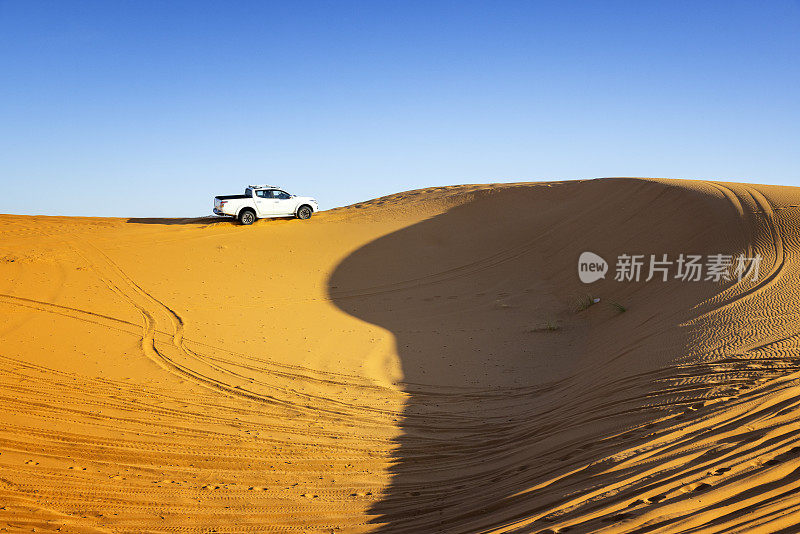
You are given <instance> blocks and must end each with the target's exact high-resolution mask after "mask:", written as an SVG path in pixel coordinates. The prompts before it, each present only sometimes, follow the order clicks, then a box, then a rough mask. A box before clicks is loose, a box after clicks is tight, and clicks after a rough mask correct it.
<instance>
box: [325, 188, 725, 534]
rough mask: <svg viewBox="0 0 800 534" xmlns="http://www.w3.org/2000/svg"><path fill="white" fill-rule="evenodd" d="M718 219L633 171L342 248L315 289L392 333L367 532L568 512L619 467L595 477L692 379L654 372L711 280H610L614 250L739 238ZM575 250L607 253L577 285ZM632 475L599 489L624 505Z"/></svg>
mask: <svg viewBox="0 0 800 534" xmlns="http://www.w3.org/2000/svg"><path fill="white" fill-rule="evenodd" d="M677 213H680V214H683V219H682V220H681V222H678V221H676V219H675V216H676V214H677ZM734 215H735V214H734V213H733V211H732V210H731V209H730V206H728V205H726V204H725V203H724V202H722V201H720V200H719V199H718V198H714V197H712V196H709V195H706V194H703V193H700V192H697V191H690V190H687V189H682V188H677V187H673V186H668V185H664V184H661V183H654V182H647V181H642V180H635V179H613V180H612V179H608V180H600V181H590V182H565V183H560V184H554V185H552V186H546V185H541V186H539V185H537V186H514V187H506V188H500V189H498V190H496V191H489V192H485V193H482V194H479V195H478V196H477V197H476V198H474V199H472V201H471V202H469V203H467V204H464V205H461V206H458V207H455V208H452V209H450V210H449V211H447V212H446V213H443V214H441V215H438V216H435V217H432V218H430V219H427V220H424V221H422V222H419V223H418V224H415V225H412V226H410V227H407V228H404V229H402V230H399V231H397V232H394V233H392V234H389V235H387V236H384V237H382V238H380V239H377V240H376V241H373V242H372V243H369V244H368V245H366V246H364V247H362V248H361V249H359V250H357V251H355V252H354V253H352V254H351V255H350V256H348V257H347V258H346V259H345V260H343V261H342V262H341V264H340V265H339V266H338V267H337V269H336V270H335V272H334V273H333V275H332V276H331V279H330V280H329V288H328V290H329V294H330V296H331V298H332V299H333V301H334V302H335V304H336V305H337V306H338V307H339V308H341V309H342V310H344V311H345V312H347V313H349V314H351V315H353V316H355V317H357V318H360V319H362V320H364V321H368V322H370V323H373V324H376V325H379V326H381V327H383V328H386V329H388V330H390V331H391V332H392V334H393V335H394V337H395V340H396V347H397V354H398V356H399V358H400V363H401V367H402V371H403V374H404V379H403V383H402V387H403V389H404V390H405V391H406V392H407V393H408V394H409V400H408V402H407V405H406V407H405V412H404V414H403V420H402V424H401V430H402V435H401V437H400V438H398V440H397V445H398V448H397V452H396V462H395V463H394V464H393V467H392V475H393V476H392V482H391V484H390V486H389V487H388V488H387V490H386V494H385V495H384V496H383V499H382V500H381V501H380V502H379V503H378V504H377V505H375V506H374V507H373V508H372V509H371V510H370V513H372V514H375V515H377V516H379V517H378V518H377V519H376V520H375V521H376V522H377V523H381V524H383V525H384V526H383V527H381V528H380V529H379V532H384V533H401V532H402V533H414V534H417V533H423V532H464V533H466V532H477V531H482V530H483V529H488V528H490V527H500V526H503V525H515V524H517V523H518V522H520V521H524V520H526V519H527V518H533V517H535V516H537V515H540V514H546V513H550V515H548V516H546V517H543V518H539V519H538V520H536V521H535V522H533V523H532V524H530V525H528V526H525V527H524V529H522V530H520V532H538V531H546V529H547V528H548V525H549V524H552V522H553V521H554V520H555V519H556V516H555V515H554V514H553V513H552V511H553V510H559V511H560V512H559V516H558V518H559V519H563V518H565V517H570V516H569V514H574V513H578V512H577V511H576V508H574V507H571V504H570V503H571V501H572V500H573V499H575V498H577V497H580V496H581V495H585V494H588V492H590V491H591V489H592V488H594V487H596V486H597V485H600V484H602V485H609V484H613V483H614V482H619V481H623V480H635V476H636V473H632V472H631V471H630V470H626V469H620V470H618V471H616V472H614V473H611V474H608V473H603V474H601V473H602V472H603V471H604V470H605V469H606V467H608V463H609V462H610V460H609V458H611V457H612V456H613V455H614V454H615V453H617V452H618V451H620V450H622V449H623V448H627V447H630V446H633V445H635V444H636V443H638V442H641V441H642V440H644V439H645V436H646V435H647V434H648V433H652V432H653V431H655V430H654V429H653V426H652V425H649V426H648V422H650V421H653V420H654V419H655V418H656V417H657V416H663V415H664V412H665V410H667V411H670V410H671V411H676V410H677V411H680V410H682V409H684V408H686V406H688V405H690V404H691V403H692V402H695V401H696V399H697V397H698V396H699V395H701V394H702V393H703V391H704V390H703V389H702V387H699V386H693V388H694V389H686V388H682V386H680V385H678V384H673V383H672V382H670V380H671V379H672V378H673V375H674V373H675V367H674V366H675V362H676V359H677V358H678V357H679V356H682V355H683V354H684V350H685V348H686V346H687V345H688V343H689V340H688V338H687V336H689V332H688V329H686V328H681V327H680V326H679V325H680V324H681V323H682V322H684V321H686V320H687V319H688V318H689V317H690V311H689V310H690V309H691V308H692V307H693V306H694V305H695V304H697V303H699V302H701V301H703V300H704V299H706V298H708V297H710V296H711V295H713V294H715V292H716V291H718V287H715V286H714V285H713V284H710V283H708V284H706V283H702V282H700V283H697V284H687V283H682V282H680V281H667V282H661V281H652V282H650V283H644V282H640V283H634V282H629V283H626V282H617V281H615V280H614V268H615V266H614V263H615V261H616V258H617V256H618V255H620V254H623V253H627V254H648V255H649V254H651V253H652V254H664V253H666V254H669V255H671V256H672V255H675V256H677V254H678V253H681V252H684V253H685V252H692V253H706V252H708V253H715V252H719V251H720V249H722V250H728V249H732V248H736V247H740V246H741V242H740V241H739V239H740V236H739V235H738V234H737V233H736V224H735V220H734V219H733V216H734ZM732 221H733V222H732ZM584 251H592V252H594V253H596V254H599V255H600V256H602V257H603V258H605V259H606V260H607V261H608V263H609V273H608V275H607V276H606V278H605V279H604V280H600V281H598V282H595V283H594V284H592V285H584V284H582V283H581V282H580V281H579V279H578V276H577V259H578V257H579V255H580V254H581V253H582V252H584ZM646 276H647V273H644V276H643V278H642V280H644V277H646ZM586 296H591V297H592V299H591V300H590V302H591V303H590V304H588V305H583V304H582V303H583V302H585V297H586ZM594 298H599V299H600V302H598V303H595V302H594ZM613 303H619V304H622V305H623V306H624V307H623V308H622V309H623V310H625V311H624V312H620V308H619V307H615V306H613ZM700 372H701V371H698V373H700ZM656 430H657V428H656ZM646 483H647V482H646V480H642V481H641V483H640V485H639V486H633V487H626V489H624V490H621V491H620V493H619V495H618V496H617V497H616V498H619V499H628V500H630V501H634V500H635V499H637V498H639V497H640V495H639V493H640V492H641V491H644V489H645V488H646ZM592 506H594V505H593V504H592V503H591V502H588V501H587V502H586V503H585V504H582V505H581V507H580V512H581V513H583V512H586V510H587V507H588V508H591V507H592ZM613 520H614V518H610V519H609V518H605V519H602V518H601V519H597V520H596V521H595V522H594V523H592V524H587V525H586V531H590V530H592V529H593V528H599V527H600V526H607V525H608V523H607V522H605V523H604V521H613ZM574 531H583V530H574Z"/></svg>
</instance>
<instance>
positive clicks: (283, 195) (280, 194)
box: [275, 191, 291, 200]
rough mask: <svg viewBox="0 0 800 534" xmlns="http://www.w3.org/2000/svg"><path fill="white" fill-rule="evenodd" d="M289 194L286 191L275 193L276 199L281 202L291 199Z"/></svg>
mask: <svg viewBox="0 0 800 534" xmlns="http://www.w3.org/2000/svg"><path fill="white" fill-rule="evenodd" d="M290 196H291V195H289V193H287V192H286V191H275V198H279V199H281V200H286V199H288V198H289V197H290Z"/></svg>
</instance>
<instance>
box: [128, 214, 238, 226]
mask: <svg viewBox="0 0 800 534" xmlns="http://www.w3.org/2000/svg"><path fill="white" fill-rule="evenodd" d="M125 222H127V223H129V224H165V225H176V224H197V225H209V224H220V223H226V224H231V223H236V220H235V219H233V218H231V217H211V216H209V217H184V218H173V217H141V218H130V219H128V220H126V221H125Z"/></svg>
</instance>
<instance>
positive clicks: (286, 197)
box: [272, 189, 295, 215]
mask: <svg viewBox="0 0 800 534" xmlns="http://www.w3.org/2000/svg"><path fill="white" fill-rule="evenodd" d="M272 194H273V196H274V198H275V204H274V205H275V215H294V205H295V201H294V200H292V195H290V194H289V193H287V192H286V191H280V190H278V189H275V190H273V191H272Z"/></svg>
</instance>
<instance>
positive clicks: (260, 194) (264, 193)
mask: <svg viewBox="0 0 800 534" xmlns="http://www.w3.org/2000/svg"><path fill="white" fill-rule="evenodd" d="M268 193H269V191H267V190H266V189H261V190H259V191H256V196H257V197H259V198H270V195H269V194H268Z"/></svg>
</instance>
